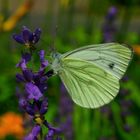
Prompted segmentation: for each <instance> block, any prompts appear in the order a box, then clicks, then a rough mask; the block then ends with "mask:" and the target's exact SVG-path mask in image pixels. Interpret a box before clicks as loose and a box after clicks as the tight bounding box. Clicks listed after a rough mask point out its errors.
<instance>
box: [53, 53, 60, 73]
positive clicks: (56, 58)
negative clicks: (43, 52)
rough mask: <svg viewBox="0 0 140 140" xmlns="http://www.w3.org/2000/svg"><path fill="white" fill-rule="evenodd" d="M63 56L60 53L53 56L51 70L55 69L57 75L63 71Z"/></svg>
mask: <svg viewBox="0 0 140 140" xmlns="http://www.w3.org/2000/svg"><path fill="white" fill-rule="evenodd" d="M61 56H62V55H61V54H60V53H53V54H52V58H53V62H52V65H51V68H52V69H53V71H54V73H55V74H57V73H58V72H59V71H60V69H61V64H60V59H61Z"/></svg>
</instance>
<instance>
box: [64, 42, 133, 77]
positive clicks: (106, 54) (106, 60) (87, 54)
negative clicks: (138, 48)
mask: <svg viewBox="0 0 140 140" xmlns="http://www.w3.org/2000/svg"><path fill="white" fill-rule="evenodd" d="M63 57H64V58H72V59H74V58H75V59H78V58H79V59H81V60H85V61H87V62H91V63H93V64H94V65H97V66H98V67H100V68H102V69H104V70H105V71H106V72H108V73H111V74H112V75H113V76H115V77H118V79H120V78H122V76H123V75H124V73H125V71H126V69H127V67H128V65H129V62H130V60H131V59H132V50H131V49H130V48H128V47H126V46H124V45H121V44H118V43H105V44H99V45H89V46H85V47H82V48H79V49H76V50H74V51H71V52H68V53H66V54H64V56H63ZM111 65H112V67H111Z"/></svg>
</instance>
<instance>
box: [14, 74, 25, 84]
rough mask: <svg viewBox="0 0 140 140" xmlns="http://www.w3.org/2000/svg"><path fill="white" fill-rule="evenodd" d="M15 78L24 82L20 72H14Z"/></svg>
mask: <svg viewBox="0 0 140 140" xmlns="http://www.w3.org/2000/svg"><path fill="white" fill-rule="evenodd" d="M16 79H17V81H18V82H25V79H24V77H23V75H22V74H19V73H17V74H16Z"/></svg>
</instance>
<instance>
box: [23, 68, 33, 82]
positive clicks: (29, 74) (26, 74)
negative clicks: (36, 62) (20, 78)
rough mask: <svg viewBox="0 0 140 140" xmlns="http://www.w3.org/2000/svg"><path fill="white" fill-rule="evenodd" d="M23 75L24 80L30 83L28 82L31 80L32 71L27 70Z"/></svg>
mask: <svg viewBox="0 0 140 140" xmlns="http://www.w3.org/2000/svg"><path fill="white" fill-rule="evenodd" d="M23 75H24V78H25V79H26V80H27V81H28V82H30V81H31V80H32V79H33V73H32V71H31V70H29V69H26V70H24V71H23Z"/></svg>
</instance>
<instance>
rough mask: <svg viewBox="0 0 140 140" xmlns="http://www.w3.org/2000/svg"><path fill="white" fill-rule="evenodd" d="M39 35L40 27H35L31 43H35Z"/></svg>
mask: <svg viewBox="0 0 140 140" xmlns="http://www.w3.org/2000/svg"><path fill="white" fill-rule="evenodd" d="M40 35H41V29H40V28H37V29H36V30H35V32H34V33H33V43H37V42H38V41H39V39H40Z"/></svg>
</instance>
